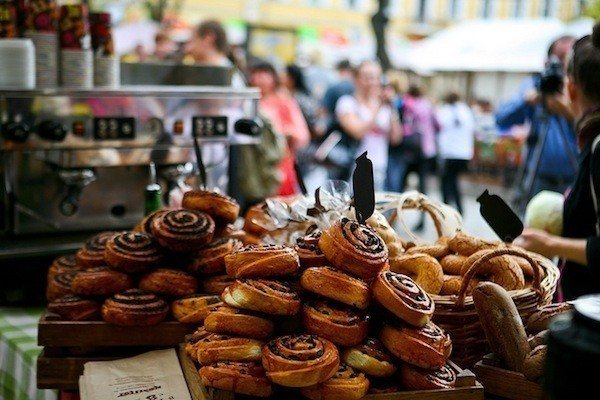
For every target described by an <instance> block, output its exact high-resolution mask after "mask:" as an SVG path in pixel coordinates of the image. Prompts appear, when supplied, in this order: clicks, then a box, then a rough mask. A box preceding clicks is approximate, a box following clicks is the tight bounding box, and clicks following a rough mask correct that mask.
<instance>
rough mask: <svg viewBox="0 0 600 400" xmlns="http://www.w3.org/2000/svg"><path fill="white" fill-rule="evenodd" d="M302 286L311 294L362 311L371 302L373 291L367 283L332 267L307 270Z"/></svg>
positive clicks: (301, 278) (303, 275)
mask: <svg viewBox="0 0 600 400" xmlns="http://www.w3.org/2000/svg"><path fill="white" fill-rule="evenodd" d="M300 285H301V286H302V288H303V289H305V290H308V291H309V292H312V293H316V294H318V295H321V296H323V297H326V298H328V299H332V300H335V301H339V302H340V303H344V304H347V305H349V306H352V307H356V308H360V309H361V310H364V309H366V308H367V307H368V306H369V303H370V300H371V290H370V289H369V285H367V283H366V282H364V281H363V280H360V279H358V278H353V277H351V276H349V275H348V274H346V273H344V272H342V271H338V270H335V269H333V268H331V267H311V268H307V269H305V270H304V272H303V273H302V276H301V277H300Z"/></svg>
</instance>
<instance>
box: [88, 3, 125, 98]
mask: <svg viewBox="0 0 600 400" xmlns="http://www.w3.org/2000/svg"><path fill="white" fill-rule="evenodd" d="M90 30H91V33H92V49H93V50H94V85H95V86H100V87H116V86H119V84H120V68H119V67H120V65H119V59H118V57H117V56H116V55H115V48H114V44H113V38H112V30H111V17H110V14H109V13H91V14H90Z"/></svg>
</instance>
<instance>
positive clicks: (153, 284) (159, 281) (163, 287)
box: [139, 268, 198, 297]
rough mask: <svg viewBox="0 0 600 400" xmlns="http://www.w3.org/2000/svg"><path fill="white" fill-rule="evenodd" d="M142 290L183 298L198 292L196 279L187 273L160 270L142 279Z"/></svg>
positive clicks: (140, 285) (165, 269)
mask: <svg viewBox="0 0 600 400" xmlns="http://www.w3.org/2000/svg"><path fill="white" fill-rule="evenodd" d="M139 287H140V289H142V290H146V291H148V292H151V293H155V294H159V295H164V296H168V297H183V296H188V295H190V294H193V293H195V292H196V290H198V282H197V281H196V278H194V277H193V276H191V275H190V274H188V273H187V272H183V271H179V270H176V269H167V268H160V269H157V270H155V271H152V272H149V273H147V274H146V275H144V276H143V277H142V279H140V284H139Z"/></svg>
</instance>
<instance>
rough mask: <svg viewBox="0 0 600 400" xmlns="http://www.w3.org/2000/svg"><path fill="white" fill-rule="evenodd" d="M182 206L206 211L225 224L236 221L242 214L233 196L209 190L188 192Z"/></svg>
mask: <svg viewBox="0 0 600 400" xmlns="http://www.w3.org/2000/svg"><path fill="white" fill-rule="evenodd" d="M181 206H182V207H183V208H186V209H188V210H196V211H201V212H205V213H207V214H208V215H210V216H211V217H213V218H215V219H216V220H219V221H220V222H221V223H225V224H230V223H233V222H235V220H236V219H237V217H238V215H239V214H240V205H239V204H238V203H237V201H235V200H234V199H233V198H231V197H229V196H226V195H224V194H221V193H216V192H209V191H207V190H190V191H189V192H186V193H185V194H184V195H183V200H182V202H181Z"/></svg>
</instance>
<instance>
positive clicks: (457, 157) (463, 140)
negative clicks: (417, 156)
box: [437, 92, 475, 214]
mask: <svg viewBox="0 0 600 400" xmlns="http://www.w3.org/2000/svg"><path fill="white" fill-rule="evenodd" d="M437 120H438V122H439V124H440V133H439V135H438V154H439V162H440V174H441V189H442V198H443V200H444V203H446V204H450V205H452V204H454V205H456V209H457V210H458V212H459V213H461V214H462V213H463V206H462V195H461V192H460V185H459V181H458V178H459V176H460V174H461V173H463V172H464V171H466V170H467V167H468V163H469V160H471V159H472V158H473V147H474V142H475V120H474V118H473V113H472V112H471V109H470V108H469V106H468V105H467V104H466V103H464V102H463V101H461V100H460V97H459V95H458V94H457V93H455V92H451V93H449V94H448V95H447V96H446V98H445V99H444V103H443V104H442V105H441V106H440V107H439V108H438V110H437Z"/></svg>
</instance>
